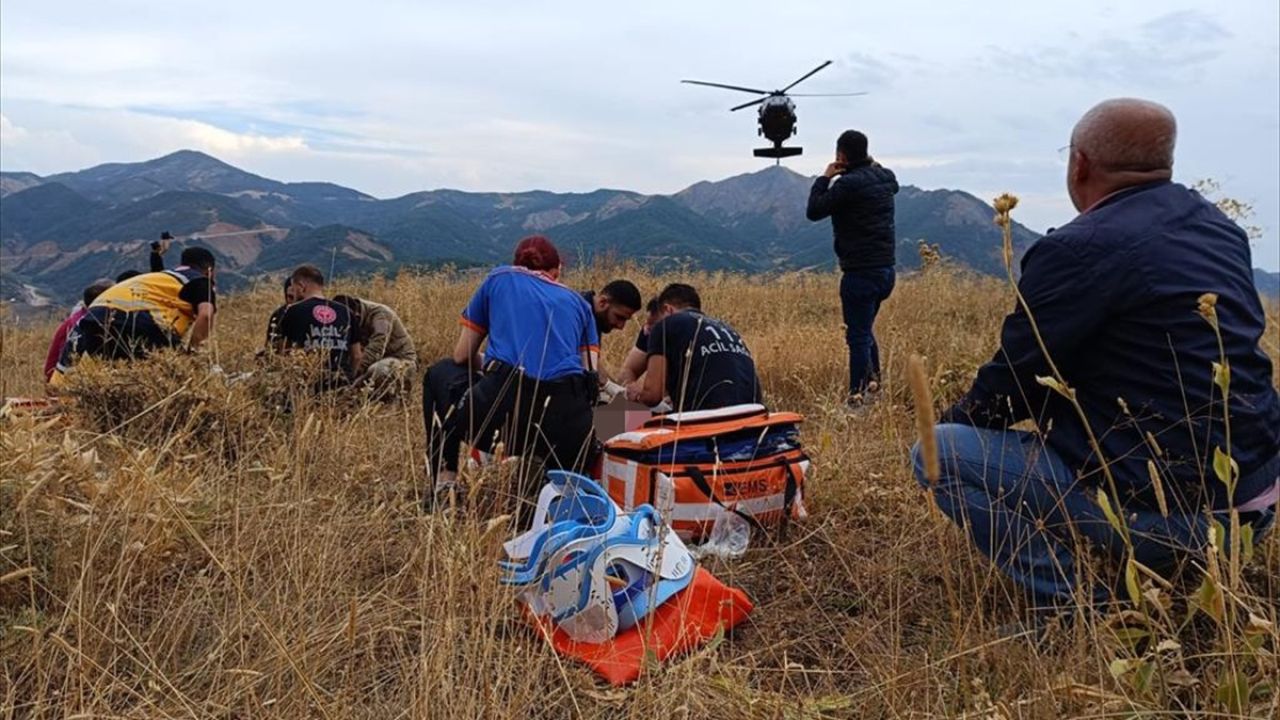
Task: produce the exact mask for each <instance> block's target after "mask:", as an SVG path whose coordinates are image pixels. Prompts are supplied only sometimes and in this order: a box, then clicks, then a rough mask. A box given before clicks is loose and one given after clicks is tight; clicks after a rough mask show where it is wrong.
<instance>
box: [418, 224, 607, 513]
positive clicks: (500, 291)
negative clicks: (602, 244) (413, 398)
mask: <svg viewBox="0 0 1280 720" xmlns="http://www.w3.org/2000/svg"><path fill="white" fill-rule="evenodd" d="M560 266H561V264H560V255H559V253H558V252H557V251H556V248H555V246H554V245H552V244H551V241H550V240H548V239H547V238H545V237H542V236H539V235H535V236H532V237H527V238H525V239H524V240H521V241H520V243H519V244H518V245H517V246H516V250H515V258H514V260H513V262H512V264H511V265H503V266H500V267H498V268H495V269H494V270H493V271H492V272H490V273H489V275H488V276H487V277H486V278H485V279H484V281H483V282H482V283H481V284H480V287H479V288H478V289H477V290H476V292H475V294H474V295H473V296H472V297H471V301H470V302H469V303H467V307H466V308H465V309H464V310H463V311H462V317H461V319H460V323H461V325H462V331H461V333H460V334H459V336H458V343H457V345H456V346H455V347H454V350H453V356H452V357H449V358H446V359H444V360H441V361H440V362H438V363H436V364H435V365H433V366H431V368H429V369H428V370H427V373H426V377H425V378H423V383H422V385H423V390H422V392H423V398H422V401H423V402H422V405H423V420H424V422H425V425H426V431H427V471H428V474H429V475H430V476H431V477H433V478H435V482H434V488H433V492H432V502H433V503H434V502H444V501H447V499H448V498H449V496H450V495H451V494H453V493H454V492H455V491H456V488H457V476H458V452H459V450H460V447H461V444H462V442H463V441H467V442H469V443H470V444H471V445H472V446H473V447H475V448H477V449H479V450H482V451H486V452H488V451H491V450H493V448H494V447H495V445H496V444H497V442H502V443H503V446H504V448H505V453H506V454H507V455H509V456H515V455H531V456H534V457H536V458H538V459H540V460H541V461H542V462H543V463H545V465H546V467H548V468H553V469H566V470H579V471H580V470H582V469H583V468H585V467H586V466H587V465H588V464H589V461H590V460H592V459H593V458H592V457H591V456H592V455H594V452H595V450H594V446H595V439H594V433H593V431H592V416H591V410H592V405H593V403H594V402H595V398H596V393H597V380H596V375H595V372H594V369H595V368H596V367H597V362H598V355H599V345H600V340H599V336H598V334H597V331H596V319H595V316H594V315H593V314H592V311H591V306H590V305H589V304H588V303H587V301H586V300H585V299H583V297H582V296H581V295H580V294H578V293H577V292H574V291H573V290H571V289H569V288H568V287H565V286H564V285H561V284H560V282H559V279H560ZM482 346H484V354H483V357H482V356H481V354H480V350H481V347H482ZM530 475H531V476H532V477H535V478H536V477H537V475H536V474H530ZM520 494H521V495H523V493H520Z"/></svg>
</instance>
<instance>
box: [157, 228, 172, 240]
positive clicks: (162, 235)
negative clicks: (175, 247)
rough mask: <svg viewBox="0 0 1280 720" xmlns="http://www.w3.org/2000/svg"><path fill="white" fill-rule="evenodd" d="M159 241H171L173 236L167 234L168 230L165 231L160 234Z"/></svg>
mask: <svg viewBox="0 0 1280 720" xmlns="http://www.w3.org/2000/svg"><path fill="white" fill-rule="evenodd" d="M160 239H161V240H172V239H173V236H172V235H170V234H169V231H168V230H165V231H164V232H162V233H160Z"/></svg>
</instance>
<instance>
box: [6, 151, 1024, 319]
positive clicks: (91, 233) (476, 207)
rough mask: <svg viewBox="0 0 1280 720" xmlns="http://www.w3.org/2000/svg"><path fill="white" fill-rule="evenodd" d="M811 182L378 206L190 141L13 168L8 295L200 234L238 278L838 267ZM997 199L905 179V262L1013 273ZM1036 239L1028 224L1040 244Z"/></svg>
mask: <svg viewBox="0 0 1280 720" xmlns="http://www.w3.org/2000/svg"><path fill="white" fill-rule="evenodd" d="M811 182H812V179H811V178H807V177H805V176H802V175H799V174H797V173H795V172H793V171H791V170H789V169H787V168H784V167H781V166H770V167H767V168H765V169H763V170H760V171H758V172H754V173H747V174H743V175H738V176H734V177H730V178H726V179H724V180H719V181H704V182H699V183H696V184H694V185H691V186H690V187H688V188H685V189H684V190H681V191H680V192H677V193H675V194H673V195H643V194H640V193H635V192H630V191H627V190H614V189H601V190H596V191H593V192H588V193H552V192H545V191H529V192H519V193H483V192H462V191H458V190H432V191H424V192H415V193H410V194H408V195H404V196H402V197H398V198H391V199H378V198H375V197H372V196H370V195H367V194H365V193H361V192H359V191H356V190H352V189H349V188H345V187H342V186H340V185H335V184H332V183H323V182H304V183H285V182H280V181H277V180H272V179H269V178H264V177H261V176H259V175H255V174H253V173H249V172H246V171H244V170H241V169H239V168H236V167H234V166H232V165H230V164H227V163H225V162H222V161H221V160H218V159H217V158H213V157H211V156H209V155H205V154H204V153H200V152H196V151H192V150H182V151H179V152H175V153H172V154H170V155H166V156H164V157H160V158H156V159H154V160H148V161H146V162H140V163H111V164H106V165H99V166H96V167H92V168H89V169H86V170H81V171H78V172H67V173H59V174H56V175H50V176H47V177H39V176H37V175H33V174H31V173H12V172H3V173H0V256H2V257H3V269H4V273H3V278H0V282H2V283H3V286H4V287H3V293H4V295H5V297H10V296H11V295H12V294H14V293H15V292H16V291H15V290H14V288H15V286H21V287H23V288H25V289H26V290H27V291H29V292H30V291H39V292H41V293H43V294H45V295H49V296H53V297H63V298H67V297H72V296H74V295H75V293H77V292H78V291H79V289H80V288H82V287H83V286H84V285H86V284H88V283H89V282H91V281H92V280H93V279H94V278H96V277H100V276H112V275H114V274H116V273H117V272H119V271H120V270H123V269H126V268H135V267H145V265H146V246H147V243H148V242H150V241H151V240H154V239H155V238H157V237H159V234H160V233H161V232H162V231H169V232H172V233H173V234H174V235H176V236H179V237H183V236H192V235H194V236H198V237H200V238H202V240H203V241H204V242H205V244H207V245H208V246H210V247H211V248H212V249H213V250H214V251H215V254H217V255H218V256H219V262H220V263H221V264H220V270H219V272H220V280H221V282H222V283H223V284H225V285H228V286H234V285H235V284H236V283H237V282H243V281H244V280H246V279H248V278H251V277H253V276H255V275H259V274H263V273H272V272H278V271H281V270H283V269H285V268H288V267H291V266H293V265H296V264H298V263H301V262H313V263H316V264H317V265H321V266H322V267H326V268H327V267H330V266H335V267H337V268H340V270H339V271H340V272H371V271H389V270H392V269H394V268H396V267H399V266H403V265H435V264H442V263H454V264H460V265H488V264H493V263H498V262H502V261H504V260H506V259H507V258H508V256H509V253H510V251H511V247H512V246H513V245H514V243H515V242H516V240H518V239H519V238H520V237H522V236H524V235H528V234H530V233H535V232H542V233H547V234H548V235H550V236H551V237H552V238H553V239H554V240H555V241H556V242H557V244H558V245H560V246H561V248H562V249H563V250H565V251H566V252H567V253H568V254H570V255H571V256H573V257H575V258H577V259H578V260H582V261H589V260H590V259H592V258H593V257H599V256H610V257H617V258H632V259H636V260H639V261H642V262H647V263H651V264H653V265H655V266H658V267H686V266H687V267H697V268H703V269H709V270H730V271H739V272H762V271H776V270H790V269H800V268H828V267H832V266H833V265H834V258H833V255H832V249H831V231H830V224H829V223H826V222H822V223H811V222H808V221H807V220H806V219H805V217H804V206H805V202H806V199H807V196H808V192H809V186H810V184H811ZM991 216H992V210H991V208H990V207H989V206H988V205H987V204H986V203H984V202H982V201H981V200H979V199H978V198H975V197H974V196H972V195H970V194H968V193H964V192H960V191H953V190H921V189H919V188H915V187H911V186H904V187H903V188H902V191H901V192H900V193H899V195H898V214H897V224H898V236H899V252H898V259H899V261H900V262H901V263H902V264H903V266H905V267H907V268H911V267H915V266H918V264H919V257H918V253H917V244H918V242H920V241H927V242H929V243H931V244H934V243H936V244H938V245H939V246H940V247H941V249H942V253H943V254H944V256H946V257H949V258H952V259H954V260H956V261H958V262H961V263H963V264H965V265H968V266H970V267H972V268H973V269H974V270H977V271H979V272H985V273H998V272H1002V266H1001V261H1000V250H999V248H1000V236H999V232H998V230H997V229H996V228H995V227H994V226H993V225H992V223H991ZM1036 238H1037V235H1036V233H1033V232H1032V231H1030V230H1028V229H1026V228H1024V227H1022V226H1020V225H1017V226H1015V244H1016V245H1017V246H1018V248H1019V249H1023V248H1025V247H1026V246H1027V245H1029V244H1030V243H1032V242H1034V241H1035V239H1036Z"/></svg>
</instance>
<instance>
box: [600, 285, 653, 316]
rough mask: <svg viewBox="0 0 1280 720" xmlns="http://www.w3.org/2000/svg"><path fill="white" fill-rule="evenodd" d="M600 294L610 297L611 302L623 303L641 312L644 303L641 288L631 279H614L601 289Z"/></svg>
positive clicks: (628, 307) (634, 310) (632, 309)
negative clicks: (641, 297) (641, 298)
mask: <svg viewBox="0 0 1280 720" xmlns="http://www.w3.org/2000/svg"><path fill="white" fill-rule="evenodd" d="M600 294H601V295H604V296H605V297H607V298H609V302H610V303H611V304H617V305H621V306H622V307H624V308H627V309H629V310H631V311H632V312H640V307H641V306H642V305H644V303H643V302H642V301H641V300H640V288H638V287H636V286H635V285H633V284H632V283H631V281H630V280H613V281H610V283H609V284H608V285H605V286H604V288H602V289H601V290H600Z"/></svg>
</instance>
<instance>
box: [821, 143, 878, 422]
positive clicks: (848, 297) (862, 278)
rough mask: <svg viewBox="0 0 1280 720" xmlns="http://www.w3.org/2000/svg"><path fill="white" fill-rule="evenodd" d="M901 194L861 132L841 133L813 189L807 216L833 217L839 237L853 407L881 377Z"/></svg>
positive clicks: (865, 398)
mask: <svg viewBox="0 0 1280 720" xmlns="http://www.w3.org/2000/svg"><path fill="white" fill-rule="evenodd" d="M897 192H898V179H897V178H896V177H894V175H893V171H892V170H890V169H888V168H886V167H883V166H882V165H880V163H878V162H876V161H874V160H872V159H871V156H869V155H867V136H866V135H863V134H862V133H860V132H858V131H857V130H846V131H845V132H843V133H841V135H840V138H839V139H838V140H836V159H835V162H833V163H831V164H830V165H828V166H827V170H826V172H825V173H823V175H822V177H819V178H818V179H817V180H814V181H813V188H812V189H811V190H810V191H809V207H808V209H807V210H806V212H805V215H806V216H808V218H809V219H810V220H813V221H818V220H822V219H823V218H828V217H829V218H831V229H832V232H833V234H834V235H835V250H836V258H838V259H839V261H840V270H841V273H842V275H841V278H840V305H841V308H842V310H843V314H844V326H845V342H847V343H848V345H849V404H850V405H851V406H853V407H859V406H862V405H864V404H865V403H866V402H867V399H868V394H869V393H871V392H874V391H875V390H876V389H877V382H878V380H879V377H880V348H879V346H878V345H877V344H876V338H875V335H874V334H873V332H872V328H873V327H874V325H875V321H876V313H878V312H880V303H882V302H884V301H885V300H886V299H887V298H888V297H889V294H890V293H892V292H893V284H894V280H895V275H894V270H893V263H894V248H895V245H896V235H895V233H894V227H893V196H894V195H895V194H897Z"/></svg>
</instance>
